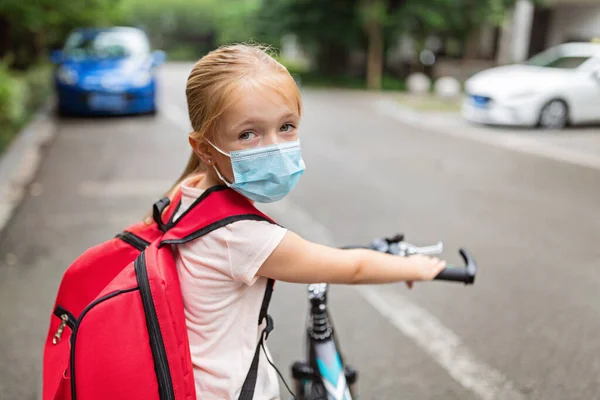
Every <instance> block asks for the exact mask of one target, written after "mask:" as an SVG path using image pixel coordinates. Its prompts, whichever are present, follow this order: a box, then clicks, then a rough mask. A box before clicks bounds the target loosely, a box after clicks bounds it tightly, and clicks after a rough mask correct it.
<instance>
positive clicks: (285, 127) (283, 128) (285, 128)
mask: <svg viewBox="0 0 600 400" xmlns="http://www.w3.org/2000/svg"><path fill="white" fill-rule="evenodd" d="M294 128H295V126H294V125H292V124H283V125H281V128H279V130H280V131H281V132H291V131H292V130H294Z"/></svg>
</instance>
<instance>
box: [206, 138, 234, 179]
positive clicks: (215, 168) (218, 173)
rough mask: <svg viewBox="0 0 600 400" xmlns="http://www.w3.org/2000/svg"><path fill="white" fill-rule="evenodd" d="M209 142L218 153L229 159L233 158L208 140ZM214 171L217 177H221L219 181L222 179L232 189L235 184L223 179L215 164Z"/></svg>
mask: <svg viewBox="0 0 600 400" xmlns="http://www.w3.org/2000/svg"><path fill="white" fill-rule="evenodd" d="M206 141H207V142H208V144H210V145H211V146H212V147H214V149H215V150H216V151H218V152H219V153H221V154H223V155H224V156H227V157H229V158H231V156H230V155H229V154H227V153H225V152H224V151H223V150H221V149H220V148H218V147H217V146H215V145H214V144H212V142H211V141H210V140H206ZM212 167H213V169H214V170H215V172H216V173H217V176H218V177H219V179H221V180H222V181H223V183H225V185H227V187H229V188H230V187H231V186H232V185H233V184H232V183H229V182H227V179H225V178H224V177H223V175H221V173H220V172H219V170H218V169H217V166H216V165H215V164H213V166H212Z"/></svg>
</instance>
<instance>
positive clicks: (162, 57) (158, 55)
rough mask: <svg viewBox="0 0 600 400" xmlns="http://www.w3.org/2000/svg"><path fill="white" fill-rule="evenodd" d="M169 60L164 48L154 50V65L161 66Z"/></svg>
mask: <svg viewBox="0 0 600 400" xmlns="http://www.w3.org/2000/svg"><path fill="white" fill-rule="evenodd" d="M165 61H167V54H166V53H165V52H164V51H162V50H155V51H153V52H152V65H154V66H155V67H156V66H159V65H161V64H163V63H164V62H165Z"/></svg>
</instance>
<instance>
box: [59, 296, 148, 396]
mask: <svg viewBox="0 0 600 400" xmlns="http://www.w3.org/2000/svg"><path fill="white" fill-rule="evenodd" d="M135 290H139V287H137V286H136V287H134V288H130V289H125V290H117V291H116V292H112V293H109V294H107V295H106V296H102V297H100V298H99V299H97V300H95V301H93V302H92V303H90V304H89V305H88V306H87V307H86V308H85V309H84V310H83V311H82V312H81V315H80V317H79V319H78V320H77V321H76V323H75V327H74V328H73V334H72V335H71V367H70V368H71V400H75V398H76V395H77V393H76V390H75V389H76V388H75V345H76V344H77V333H78V332H79V327H80V326H81V321H83V317H85V316H86V314H87V313H88V312H89V311H90V310H91V309H92V308H94V307H95V306H97V305H98V304H100V303H102V302H104V301H106V300H109V299H112V298H113V297H115V296H118V295H120V294H124V293H129V292H133V291H135Z"/></svg>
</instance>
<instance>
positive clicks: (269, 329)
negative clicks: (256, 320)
mask: <svg viewBox="0 0 600 400" xmlns="http://www.w3.org/2000/svg"><path fill="white" fill-rule="evenodd" d="M266 320H267V326H266V327H265V329H264V330H263V334H264V335H265V340H267V338H268V337H269V334H270V333H271V332H272V331H273V328H274V327H275V323H274V322H273V318H272V317H271V316H270V315H269V314H267V316H266Z"/></svg>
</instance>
